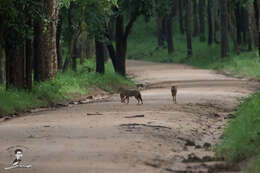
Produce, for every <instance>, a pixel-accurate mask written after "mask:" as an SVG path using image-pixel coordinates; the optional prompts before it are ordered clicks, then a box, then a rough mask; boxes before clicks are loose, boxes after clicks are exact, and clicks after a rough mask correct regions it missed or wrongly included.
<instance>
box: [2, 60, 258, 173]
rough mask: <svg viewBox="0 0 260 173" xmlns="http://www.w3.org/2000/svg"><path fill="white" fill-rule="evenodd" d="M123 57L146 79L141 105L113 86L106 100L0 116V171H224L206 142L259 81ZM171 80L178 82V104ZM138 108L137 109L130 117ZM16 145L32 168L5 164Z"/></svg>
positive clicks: (139, 77)
mask: <svg viewBox="0 0 260 173" xmlns="http://www.w3.org/2000/svg"><path fill="white" fill-rule="evenodd" d="M127 63H128V64H127V66H128V72H129V74H130V75H131V76H134V80H135V81H137V83H143V84H145V85H146V86H147V88H146V89H145V90H142V91H141V93H142V97H143V100H144V104H143V105H139V106H138V105H136V100H135V99H134V98H131V99H130V103H129V104H128V105H127V104H121V103H120V101H119V95H118V94H116V95H113V96H112V97H109V98H108V99H107V100H106V101H105V102H98V103H92V104H81V105H75V106H69V107H64V108H59V109H57V110H53V111H45V112H38V113H32V114H30V115H27V116H23V117H19V118H15V119H12V120H9V121H5V122H1V123H0V137H1V138H0V172H10V173H12V172H15V173H25V172H26V173H86V172H87V173H164V172H165V173H167V172H174V173H185V172H189V171H190V172H191V173H195V172H202V173H203V172H221V173H224V172H225V170H224V169H222V168H223V167H225V164H224V163H222V162H221V161H216V160H215V158H214V156H213V153H212V152H211V151H210V146H211V145H212V144H214V143H215V142H216V141H217V140H218V138H219V137H220V135H221V133H222V129H223V127H224V124H225V123H226V121H228V119H229V118H230V117H232V114H233V111H234V108H235V107H236V106H237V104H238V103H239V100H238V99H239V98H241V97H244V96H247V95H248V94H249V93H251V92H253V91H254V89H255V88H256V85H257V84H256V83H254V82H249V81H247V80H238V79H235V78H230V77H226V76H223V75H220V74H217V73H215V72H214V71H209V70H200V69H196V68H193V67H190V66H185V65H174V64H171V65H169V64H155V63H150V62H142V61H128V62H127ZM171 85H177V86H178V94H177V104H174V103H173V102H172V98H171V95H170V86H171ZM96 113H97V114H98V115H95V114H96ZM93 114H94V115H93ZM135 115H141V116H140V117H135V118H134V117H133V118H129V116H135ZM16 148H21V149H22V150H23V151H24V156H23V158H22V161H23V163H24V164H27V163H28V164H31V165H32V168H17V169H12V170H8V171H6V170H4V168H5V167H7V166H9V164H10V163H11V162H12V161H13V159H14V154H13V152H14V150H15V149H16ZM217 168H218V169H217ZM233 171H234V172H236V170H233ZM237 172H238V171H237Z"/></svg>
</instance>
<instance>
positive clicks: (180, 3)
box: [177, 0, 184, 34]
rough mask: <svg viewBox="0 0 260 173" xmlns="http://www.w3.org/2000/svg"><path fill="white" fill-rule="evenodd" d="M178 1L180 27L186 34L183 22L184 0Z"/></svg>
mask: <svg viewBox="0 0 260 173" xmlns="http://www.w3.org/2000/svg"><path fill="white" fill-rule="evenodd" d="M177 2H178V6H179V9H178V12H179V27H180V31H181V33H182V34H184V24H183V18H184V17H183V0H177Z"/></svg>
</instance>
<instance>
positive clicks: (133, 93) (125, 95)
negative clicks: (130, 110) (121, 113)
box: [119, 88, 143, 104]
mask: <svg viewBox="0 0 260 173" xmlns="http://www.w3.org/2000/svg"><path fill="white" fill-rule="evenodd" d="M119 91H120V99H121V102H122V103H124V102H125V100H127V104H128V103H129V97H135V98H136V100H137V101H138V104H139V102H141V103H142V104H143V99H142V96H141V93H140V91H138V90H128V89H123V88H120V90H119Z"/></svg>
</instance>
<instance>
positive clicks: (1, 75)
mask: <svg viewBox="0 0 260 173" xmlns="http://www.w3.org/2000/svg"><path fill="white" fill-rule="evenodd" d="M0 21H1V22H0V84H3V83H4V80H5V50H4V46H3V45H4V39H3V37H4V26H5V24H4V19H3V17H2V16H0Z"/></svg>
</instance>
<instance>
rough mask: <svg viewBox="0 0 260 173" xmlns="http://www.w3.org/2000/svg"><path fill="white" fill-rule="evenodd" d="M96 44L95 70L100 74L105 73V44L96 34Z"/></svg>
mask: <svg viewBox="0 0 260 173" xmlns="http://www.w3.org/2000/svg"><path fill="white" fill-rule="evenodd" d="M95 45H96V72H97V73H100V74H104V73H105V46H104V43H102V41H100V40H99V38H98V36H97V37H96V38H95Z"/></svg>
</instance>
